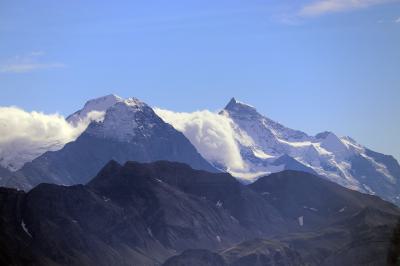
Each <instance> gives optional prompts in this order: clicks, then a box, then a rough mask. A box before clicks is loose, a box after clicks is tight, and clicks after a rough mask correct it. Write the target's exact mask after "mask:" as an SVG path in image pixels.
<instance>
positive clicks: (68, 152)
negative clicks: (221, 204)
mask: <svg viewBox="0 0 400 266" xmlns="http://www.w3.org/2000/svg"><path fill="white" fill-rule="evenodd" d="M110 104H113V105H112V106H109V105H110ZM104 108H107V109H106V110H105V115H104V119H103V120H102V121H93V122H92V123H90V124H89V126H88V128H87V129H86V130H85V131H84V132H83V133H82V134H81V135H80V136H79V137H78V138H77V139H76V141H73V142H70V143H68V144H66V145H65V146H64V147H63V148H62V149H61V150H58V151H54V152H46V153H44V154H43V155H41V156H39V157H38V158H36V159H34V160H33V161H32V162H31V163H27V164H25V165H24V167H23V168H22V169H20V170H19V171H17V172H16V173H15V174H14V175H13V176H12V177H11V178H9V179H8V180H7V181H6V182H3V184H4V185H6V186H9V187H17V188H22V189H30V188H32V187H33V186H35V185H37V184H39V183H43V182H46V183H55V184H63V185H72V184H84V183H86V182H88V181H89V180H90V179H91V178H92V177H93V176H95V175H96V173H97V172H98V171H99V170H100V169H101V167H102V166H103V165H104V164H106V163H107V162H108V161H109V160H116V161H118V162H120V163H124V162H126V161H129V160H136V161H141V162H150V161H156V160H170V161H179V162H184V163H187V164H189V165H191V166H192V167H193V168H196V169H203V170H208V171H211V172H213V171H217V170H216V169H215V168H213V167H212V166H211V165H210V164H209V163H208V162H207V161H206V160H205V159H203V157H202V156H201V155H200V154H199V153H198V152H197V150H196V149H195V148H194V146H193V145H192V144H191V143H190V142H189V141H188V140H187V139H186V137H185V136H184V135H183V134H182V133H181V132H179V131H177V130H175V129H174V128H173V127H172V126H171V125H169V124H167V123H165V122H164V121H163V120H161V119H160V118H159V117H158V116H157V115H156V114H155V113H154V111H153V110H152V108H151V107H149V106H148V105H147V104H145V103H143V102H141V101H139V100H137V99H135V98H129V99H126V100H122V99H120V98H117V97H115V96H107V97H103V98H100V99H98V100H92V101H89V102H88V103H87V104H86V105H85V107H84V108H83V109H82V110H81V111H79V112H77V113H75V114H74V115H72V116H70V117H69V118H68V119H69V120H71V121H72V122H74V121H78V120H79V119H81V118H80V116H81V115H85V114H86V113H88V112H90V111H93V110H97V111H99V110H100V111H101V110H102V109H104Z"/></svg>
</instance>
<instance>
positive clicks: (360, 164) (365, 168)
mask: <svg viewBox="0 0 400 266" xmlns="http://www.w3.org/2000/svg"><path fill="white" fill-rule="evenodd" d="M220 114H221V115H223V116H226V117H228V118H230V119H232V120H233V122H234V124H235V130H236V131H237V135H238V136H239V135H241V136H243V135H244V136H246V138H245V139H246V141H245V142H244V141H242V139H243V138H237V139H236V141H237V143H238V145H239V147H240V151H241V154H242V158H243V160H244V161H245V163H246V164H247V165H248V168H249V172H254V173H258V172H264V173H274V172H279V171H282V170H288V169H289V170H290V169H291V170H301V171H305V172H310V173H316V174H318V175H320V176H323V177H325V178H326V179H328V180H331V181H333V182H335V183H338V184H340V185H342V186H345V187H347V188H350V189H354V190H358V191H361V192H365V193H370V194H376V195H379V196H380V197H382V198H384V199H386V200H389V201H391V202H394V203H396V204H399V203H400V200H399V199H400V180H399V179H400V165H399V163H398V162H397V161H396V160H395V159H394V158H393V157H392V156H388V155H383V154H380V153H377V152H374V151H371V150H369V149H367V148H365V147H363V146H361V145H360V144H358V143H356V142H355V141H354V140H353V139H351V138H349V137H341V138H339V137H337V136H336V135H335V134H334V133H332V132H323V133H319V134H317V135H316V136H309V135H307V134H306V133H304V132H301V131H298V130H293V129H290V128H287V127H285V126H283V125H281V124H279V123H278V122H275V121H273V120H271V119H269V118H267V117H265V116H263V115H261V114H260V113H258V112H257V110H256V109H255V108H254V107H252V106H250V105H248V104H245V103H241V102H239V101H237V100H235V99H234V98H233V99H232V100H231V101H230V102H229V103H228V104H227V106H226V107H225V108H224V109H223V110H222V111H221V112H220ZM216 165H218V166H220V164H216ZM220 168H221V166H220ZM222 168H224V167H223V166H222ZM233 174H234V173H233ZM239 177H240V176H239Z"/></svg>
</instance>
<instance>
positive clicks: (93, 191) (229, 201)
mask: <svg viewBox="0 0 400 266" xmlns="http://www.w3.org/2000/svg"><path fill="white" fill-rule="evenodd" d="M0 212H1V213H0V217H1V220H0V264H1V265H168V266H171V265H241V266H247V265H249V266H252V265H366V264H368V265H384V264H385V262H386V256H387V251H388V249H389V243H390V236H391V233H392V230H393V228H394V227H395V224H396V221H397V217H398V216H399V215H400V210H399V209H398V208H397V207H395V206H394V205H392V204H390V203H388V202H385V201H383V200H381V199H380V198H378V197H375V196H371V195H366V194H362V193H359V192H356V191H352V190H349V189H346V188H343V187H341V186H339V185H337V184H335V183H332V182H330V181H327V180H324V179H322V178H320V177H317V176H315V175H312V174H310V173H305V172H297V171H283V172H280V173H277V174H272V175H269V176H266V177H262V178H260V179H259V180H258V181H256V182H255V183H253V184H251V185H248V186H245V185H243V184H241V183H240V182H238V181H237V180H236V179H235V178H233V177H232V176H231V175H229V174H226V173H211V172H206V171H203V170H194V169H192V168H191V167H190V166H188V165H186V164H183V163H175V162H168V161H158V162H154V163H137V162H127V163H125V164H124V165H120V164H118V163H117V162H115V161H110V162H109V163H108V164H107V165H106V166H104V167H103V169H102V170H101V171H100V172H99V173H98V174H97V176H96V177H95V178H93V179H92V180H91V181H90V182H89V183H87V184H86V185H73V186H60V185H54V184H40V185H38V186H36V187H35V188H33V189H32V190H30V191H29V192H27V193H26V192H22V191H17V190H14V189H8V188H1V189H0Z"/></svg>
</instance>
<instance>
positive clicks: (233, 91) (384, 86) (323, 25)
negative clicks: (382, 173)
mask: <svg viewBox="0 0 400 266" xmlns="http://www.w3.org/2000/svg"><path fill="white" fill-rule="evenodd" d="M293 2H296V3H295V4H294V3H293ZM352 2H353V3H352ZM359 2H361V3H354V1H349V0H338V1H334V0H320V1H319V0H315V1H289V0H288V1H285V0H280V1H267V0H264V1H262V0H254V1H238V0H221V1H214V0H212V1H211V0H201V1H197V0H191V1H176V0H170V1H152V0H147V1H112V2H111V1H98V0H96V1H50V0H49V1H41V0H38V1H29V0H27V1H18V0H13V1H7V0H0V106H8V105H16V106H19V107H21V108H24V109H26V110H39V111H44V112H47V113H54V112H60V113H62V114H64V115H68V114H70V113H72V112H74V111H75V110H77V109H79V108H80V107H81V106H82V105H83V103H84V102H85V101H86V100H87V99H90V98H94V97H97V96H101V95H104V94H108V93H116V94H119V95H121V96H124V97H128V96H135V97H138V98H140V99H142V100H144V101H145V102H147V103H148V104H150V105H152V106H158V107H163V108H168V109H171V110H175V111H193V110H197V109H210V110H217V109H219V108H222V107H223V106H224V105H225V104H226V103H227V102H228V100H229V99H230V98H231V97H232V96H235V97H236V98H237V99H239V100H241V101H244V102H248V103H250V104H252V105H254V106H256V107H257V108H258V110H259V111H260V112H261V113H263V114H265V115H267V116H269V117H270V118H272V119H275V120H277V121H280V122H281V123H283V124H285V125H287V126H289V127H292V128H296V129H301V130H304V131H306V132H307V133H310V134H315V133H317V132H319V131H323V130H330V131H334V132H336V133H337V134H338V135H349V136H352V137H353V138H355V139H356V140H357V141H359V142H360V143H362V144H364V145H366V146H368V147H371V148H373V149H375V150H377V151H381V152H384V153H388V154H392V155H395V156H396V157H397V158H398V159H399V158H400V118H399V117H400V3H399V2H398V1H390V0H369V1H364V4H363V1H359Z"/></svg>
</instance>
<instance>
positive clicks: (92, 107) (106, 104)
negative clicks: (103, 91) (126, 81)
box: [67, 94, 124, 125]
mask: <svg viewBox="0 0 400 266" xmlns="http://www.w3.org/2000/svg"><path fill="white" fill-rule="evenodd" d="M123 100H124V99H122V98H121V97H119V96H117V95H114V94H110V95H106V96H103V97H100V98H96V99H92V100H89V101H87V102H86V104H85V106H84V107H83V108H82V109H81V110H79V111H76V112H75V113H73V114H72V115H70V116H68V117H67V121H68V122H69V123H71V124H73V125H77V124H79V122H81V121H84V120H85V119H86V118H87V116H88V115H89V114H90V112H93V111H98V112H105V111H106V110H107V109H108V108H110V107H111V106H113V105H114V104H116V103H118V102H122V101H123Z"/></svg>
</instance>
